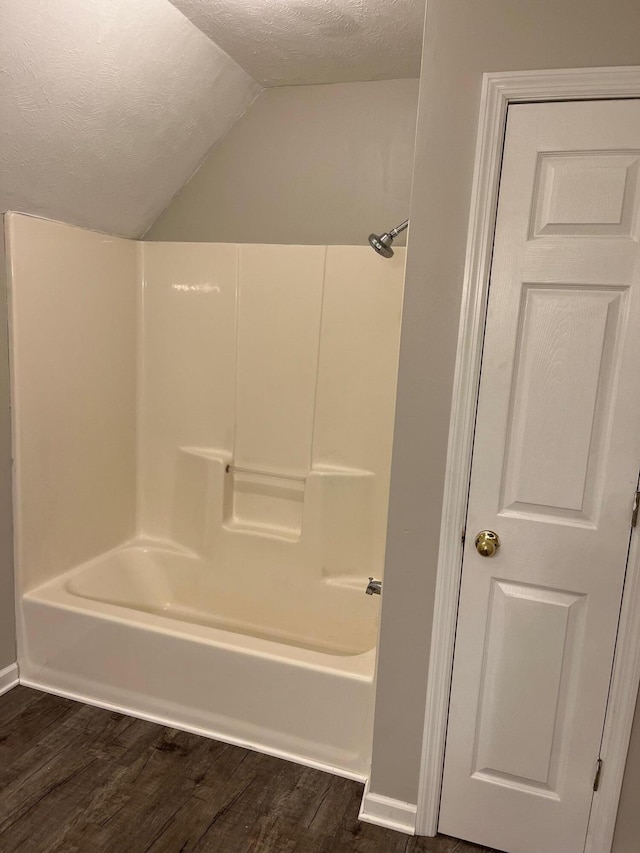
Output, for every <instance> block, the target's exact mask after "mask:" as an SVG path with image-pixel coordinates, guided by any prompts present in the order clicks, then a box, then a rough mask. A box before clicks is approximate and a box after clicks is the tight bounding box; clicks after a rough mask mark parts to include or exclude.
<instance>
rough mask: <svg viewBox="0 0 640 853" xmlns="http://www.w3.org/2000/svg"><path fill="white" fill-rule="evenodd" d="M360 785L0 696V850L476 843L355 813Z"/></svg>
mask: <svg viewBox="0 0 640 853" xmlns="http://www.w3.org/2000/svg"><path fill="white" fill-rule="evenodd" d="M361 796H362V785H360V784H358V783H357V782H351V781H348V780H346V779H340V778H338V777H336V776H331V775H329V774H327V773H322V772H320V771H318V770H311V769H309V768H306V767H300V766H299V765H297V764H291V763H290V762H287V761H282V760H280V759H276V758H271V757H269V756H266V755H261V754H259V753H256V752H250V751H249V750H246V749H241V748H239V747H235V746H228V745H226V744H223V743H219V742H218V741H213V740H208V739H206V738H201V737H198V736H197V735H191V734H186V733H184V732H180V731H176V730H175V729H169V728H164V727H163V726H159V725H156V724H154V723H146V722H143V721H142V720H135V719H132V718H131V717H124V716H122V715H120V714H116V713H114V712H111V711H104V710H102V709H100V708H93V707H90V706H88V705H82V704H79V703H77V702H72V701H70V700H68V699H61V698H59V697H56V696H51V695H48V694H46V693H40V692H38V691H35V690H30V689H28V688H26V687H15V688H14V689H13V690H10V691H9V692H8V693H6V694H5V695H4V696H1V697H0V851H2V853H45V851H46V853H50V852H51V853H54V851H55V853H483V848H481V847H476V846H474V845H471V844H466V843H464V842H459V841H456V840H455V839H452V838H445V837H439V838H411V837H409V836H406V835H402V834H400V833H397V832H392V831H390V830H386V829H382V828H380V827H376V826H371V825H369V824H365V823H360V822H359V821H358V819H357V816H358V808H359V805H360V799H361Z"/></svg>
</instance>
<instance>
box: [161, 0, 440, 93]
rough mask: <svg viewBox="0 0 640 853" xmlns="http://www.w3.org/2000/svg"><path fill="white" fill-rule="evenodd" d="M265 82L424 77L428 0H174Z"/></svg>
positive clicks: (273, 83) (219, 43)
mask: <svg viewBox="0 0 640 853" xmlns="http://www.w3.org/2000/svg"><path fill="white" fill-rule="evenodd" d="M171 2H172V3H173V4H174V6H176V7H177V8H178V9H180V11H181V12H183V13H184V14H185V15H186V16H187V17H188V18H189V19H190V20H191V21H193V23H194V24H195V25H196V26H197V27H198V28H199V29H201V30H202V32H203V33H205V34H206V35H207V36H209V38H210V39H212V41H214V42H215V43H216V44H218V45H219V46H220V47H221V48H223V50H226V52H227V53H228V54H229V56H231V57H233V59H235V61H236V62H237V63H238V64H239V65H241V66H242V67H243V68H244V69H245V71H247V72H248V73H249V74H250V75H251V76H252V77H253V78H254V79H255V80H257V81H258V82H259V83H262V84H263V85H265V86H282V85H291V84H303V83H336V82H347V81H352V80H383V79H393V78H395V77H419V76H420V56H421V50H422V25H423V16H424V5H425V0H171Z"/></svg>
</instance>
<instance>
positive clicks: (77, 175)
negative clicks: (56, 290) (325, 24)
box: [0, 0, 260, 236]
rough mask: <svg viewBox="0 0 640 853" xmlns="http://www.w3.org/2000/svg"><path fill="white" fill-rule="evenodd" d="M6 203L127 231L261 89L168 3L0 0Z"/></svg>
mask: <svg viewBox="0 0 640 853" xmlns="http://www.w3.org/2000/svg"><path fill="white" fill-rule="evenodd" d="M0 74H1V75H2V80H1V82H0V212H2V211H5V210H17V211H23V212H26V213H32V214H36V215H39V216H45V217H50V218H52V219H60V220H63V221H65V222H70V223H73V224H77V225H82V226H86V227H89V228H94V229H97V230H103V231H106V232H108V233H113V234H121V235H124V236H138V235H140V234H142V233H143V232H144V231H145V230H146V229H147V227H148V226H149V225H150V224H151V223H152V222H153V221H154V220H155V218H156V217H157V216H158V214H159V213H160V212H161V211H162V210H163V209H164V208H165V207H166V205H167V204H168V202H169V201H170V199H171V198H172V197H173V195H174V194H175V193H176V192H177V191H178V190H179V189H180V187H181V186H182V185H183V184H184V183H185V181H186V180H188V178H189V177H190V176H191V174H192V173H193V172H194V171H195V169H196V168H197V167H198V165H199V164H200V163H201V162H202V160H203V159H204V157H205V156H206V154H207V152H208V151H209V150H210V149H211V147H212V146H213V145H214V144H215V143H216V141H217V140H219V139H220V138H221V137H222V136H224V135H225V134H226V132H227V131H228V130H229V129H230V127H231V126H232V125H233V124H234V122H235V121H236V120H237V119H238V118H239V117H240V116H241V115H242V113H243V112H244V111H245V110H246V108H247V106H248V105H249V104H250V103H251V101H252V100H253V99H254V98H255V96H256V95H257V93H258V92H259V91H260V87H259V86H258V84H257V83H256V82H255V81H254V80H253V79H252V78H251V77H250V76H249V75H248V74H247V73H246V72H245V71H244V70H243V69H242V68H240V66H239V65H238V64H237V63H236V62H234V61H233V60H232V59H231V58H230V57H229V56H227V54H226V53H224V51H222V50H221V49H220V48H219V47H218V46H217V45H215V44H214V43H213V42H212V41H211V40H210V39H209V38H207V37H206V36H205V35H203V34H202V33H201V32H200V31H199V30H198V29H197V28H196V27H194V26H193V24H191V23H190V22H189V21H188V20H187V19H186V18H185V17H184V16H183V15H182V14H181V13H180V12H179V11H178V10H177V9H176V8H175V7H174V6H172V5H171V4H170V3H169V2H168V0H46V2H43V0H0Z"/></svg>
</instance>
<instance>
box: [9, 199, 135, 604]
mask: <svg viewBox="0 0 640 853" xmlns="http://www.w3.org/2000/svg"><path fill="white" fill-rule="evenodd" d="M6 220H7V246H8V250H9V259H10V282H9V290H10V302H11V309H10V310H11V337H12V373H13V382H12V385H13V390H12V393H13V441H14V459H15V473H14V477H15V487H16V494H15V500H16V518H15V524H16V540H17V557H18V565H19V567H20V570H21V576H20V578H19V584H20V588H21V589H22V590H23V591H24V590H25V589H29V588H30V587H32V586H34V585H37V584H38V583H41V582H42V581H44V580H47V579H48V578H49V577H52V576H54V575H56V574H59V573H60V572H63V571H65V570H66V569H69V568H71V567H72V566H75V565H77V564H78V563H82V562H84V561H85V560H88V559H89V558H91V557H93V556H95V555H97V554H99V553H101V552H102V551H106V550H108V549H109V548H112V547H114V546H116V545H118V544H119V543H120V542H122V541H123V540H124V539H126V538H128V537H130V536H131V535H132V534H133V532H134V525H135V406H136V403H135V392H136V379H135V377H136V371H135V364H136V290H137V286H136V281H137V279H136V272H137V271H136V244H135V243H133V242H132V241H128V240H122V239H119V238H115V237H108V236H106V235H103V234H97V233H94V232H91V231H85V230H83V229H80V228H72V227H70V226H67V225H62V224H60V223H56V222H49V221H47V220H42V219H35V218H32V217H28V216H22V215H19V214H9V215H8V216H7V217H6Z"/></svg>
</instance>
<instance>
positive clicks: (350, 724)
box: [6, 214, 404, 778]
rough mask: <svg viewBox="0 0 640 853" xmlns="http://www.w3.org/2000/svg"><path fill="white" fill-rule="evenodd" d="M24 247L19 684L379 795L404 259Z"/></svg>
mask: <svg viewBox="0 0 640 853" xmlns="http://www.w3.org/2000/svg"><path fill="white" fill-rule="evenodd" d="M6 228H7V235H6V236H7V246H8V251H9V262H10V288H9V294H10V303H11V305H10V309H11V340H12V394H13V419H14V424H13V426H14V430H13V432H14V460H15V463H14V465H15V469H14V481H15V482H14V486H15V529H16V563H17V568H16V571H17V600H18V618H19V666H20V677H21V681H22V682H23V683H26V684H30V685H32V686H35V687H40V688H43V689H45V690H50V691H52V692H56V693H61V694H63V695H67V696H71V697H73V698H78V699H82V700H84V701H88V702H92V703H95V704H98V705H102V706H105V707H111V708H115V709H117V710H121V711H124V712H125V713H131V714H135V715H137V716H141V717H145V718H147V719H153V720H158V721H161V722H164V723H167V724H169V725H174V726H177V727H179V728H183V729H187V730H191V731H196V732H199V733H202V734H205V735H209V736H214V737H218V738H220V739H222V740H226V741H229V742H232V743H241V744H245V745H248V746H251V747H254V748H257V749H260V750H262V751H265V752H270V753H273V754H276V755H282V756H284V757H287V758H291V759H293V760H297V761H301V762H303V763H307V764H311V765H314V766H320V767H324V768H326V769H330V770H333V771H334V772H339V773H342V774H345V775H349V776H353V777H355V778H361V777H363V776H364V775H365V774H366V772H367V769H368V764H369V758H370V740H371V725H372V716H373V708H372V704H373V677H374V664H375V646H376V638H377V622H378V608H379V603H380V599H379V597H378V596H371V595H365V589H366V586H367V580H368V578H369V576H371V575H373V576H375V577H381V574H382V566H383V558H384V540H385V529H386V511H387V499H388V481H389V468H390V458H391V440H392V428H393V409H394V400H395V381H396V368H397V351H398V341H399V333H400V310H401V300H402V279H403V265H404V250H402V249H398V250H396V255H395V257H394V258H392V259H391V260H388V261H385V262H381V260H380V258H378V257H376V255H375V254H374V253H373V252H371V250H370V248H369V247H364V246H363V247H352V246H329V247H324V246H272V245H231V244H198V243H142V242H136V241H132V240H124V239H120V238H113V237H107V236H104V235H101V234H96V233H93V232H89V231H84V230H82V229H78V228H72V227H69V226H66V225H62V224H59V223H54V222H49V221H44V220H39V219H35V218H31V217H27V216H22V215H18V214H11V215H8V216H7V217H6Z"/></svg>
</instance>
